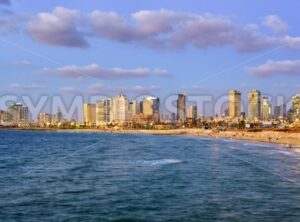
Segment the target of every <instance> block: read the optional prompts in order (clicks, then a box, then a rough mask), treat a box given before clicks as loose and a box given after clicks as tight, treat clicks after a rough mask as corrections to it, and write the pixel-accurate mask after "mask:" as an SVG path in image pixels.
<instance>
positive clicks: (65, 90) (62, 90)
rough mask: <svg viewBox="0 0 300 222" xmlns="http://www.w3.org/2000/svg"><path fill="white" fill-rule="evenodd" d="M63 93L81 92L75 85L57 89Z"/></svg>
mask: <svg viewBox="0 0 300 222" xmlns="http://www.w3.org/2000/svg"><path fill="white" fill-rule="evenodd" d="M59 90H60V91H61V92H63V93H67V94H81V93H82V92H81V91H80V90H78V89H76V88H75V87H70V86H64V87H61V88H60V89H59Z"/></svg>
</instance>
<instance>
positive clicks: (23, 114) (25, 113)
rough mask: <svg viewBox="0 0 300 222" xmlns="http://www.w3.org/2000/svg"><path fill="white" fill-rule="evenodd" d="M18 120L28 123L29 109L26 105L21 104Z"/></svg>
mask: <svg viewBox="0 0 300 222" xmlns="http://www.w3.org/2000/svg"><path fill="white" fill-rule="evenodd" d="M20 122H21V123H22V124H24V125H28V124H29V109H28V107H26V106H22V107H21V110H20Z"/></svg>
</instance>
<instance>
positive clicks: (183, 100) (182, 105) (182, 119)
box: [177, 94, 186, 122]
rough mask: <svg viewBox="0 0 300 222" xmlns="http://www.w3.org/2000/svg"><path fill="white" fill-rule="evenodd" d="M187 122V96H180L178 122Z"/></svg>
mask: <svg viewBox="0 0 300 222" xmlns="http://www.w3.org/2000/svg"><path fill="white" fill-rule="evenodd" d="M185 120H186V95H184V94H178V100H177V121H179V122H185Z"/></svg>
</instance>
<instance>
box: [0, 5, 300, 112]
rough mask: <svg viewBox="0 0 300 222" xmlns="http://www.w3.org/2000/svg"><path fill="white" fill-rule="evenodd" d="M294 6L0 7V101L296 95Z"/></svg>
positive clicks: (299, 61) (298, 42) (298, 36)
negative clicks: (2, 98) (3, 98)
mask: <svg viewBox="0 0 300 222" xmlns="http://www.w3.org/2000/svg"><path fill="white" fill-rule="evenodd" d="M299 8H300V2H299V1H294V0H286V1H284V2H283V1H271V0H266V1H260V0H251V1H250V0H245V1H240V0H226V1H225V0H197V1H196V0H190V1H182V0H172V1H171V0H160V1H158V0H151V1H150V0H149V1H147V0H145V1H140V0H128V1H126V2H125V1H121V0H119V1H117V0H110V1H102V0H89V1H83V0H72V1H71V0H66V1H58V0H51V1H50V0H48V1H34V0H0V50H1V53H0V67H1V81H0V93H1V95H2V96H3V95H8V94H13V95H29V96H30V97H32V98H33V100H37V99H38V98H39V97H40V96H41V95H61V96H62V97H64V99H65V101H66V103H68V101H71V100H72V98H74V96H75V95H84V96H85V100H89V98H90V96H92V95H110V96H111V95H116V94H118V93H119V92H121V91H122V92H124V93H125V94H127V95H128V96H129V97H130V98H135V97H137V96H141V95H146V94H147V95H153V96H158V97H160V98H161V99H163V98H166V97H168V96H170V95H174V94H176V93H179V92H183V93H187V94H188V95H211V96H213V97H214V98H218V97H221V96H224V95H226V93H227V91H228V90H230V89H236V90H239V91H241V92H242V95H243V97H244V98H246V96H247V93H248V92H249V91H250V90H252V89H259V90H260V91H261V92H262V94H263V95H269V96H270V97H274V96H276V95H283V96H284V97H285V98H286V100H288V98H290V97H291V96H292V95H294V94H296V93H298V92H299V89H300V81H299V80H300V57H299V53H300V27H299V24H298V23H299ZM0 108H1V107H0Z"/></svg>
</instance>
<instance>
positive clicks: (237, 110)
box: [226, 90, 300, 122]
mask: <svg viewBox="0 0 300 222" xmlns="http://www.w3.org/2000/svg"><path fill="white" fill-rule="evenodd" d="M228 98H229V105H228V110H227V112H226V115H227V116H229V117H230V118H231V119H234V118H240V117H245V113H244V112H241V107H242V100H241V93H240V92H239V91H237V90H231V91H229V92H228ZM299 111H300V94H297V95H295V96H293V97H292V107H291V109H290V110H288V111H287V110H286V105H285V104H282V105H279V106H274V107H272V106H271V103H270V101H269V100H268V97H265V96H263V97H262V96H261V92H260V91H258V90H252V91H250V92H249V93H248V120H250V121H259V120H264V121H266V120H271V119H273V120H283V119H287V118H288V119H289V121H290V122H293V121H295V120H296V119H297V118H299V117H300V115H299V114H300V112H299Z"/></svg>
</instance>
